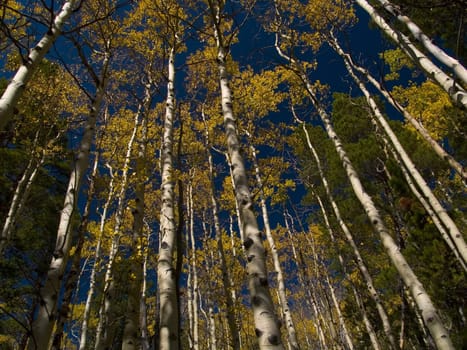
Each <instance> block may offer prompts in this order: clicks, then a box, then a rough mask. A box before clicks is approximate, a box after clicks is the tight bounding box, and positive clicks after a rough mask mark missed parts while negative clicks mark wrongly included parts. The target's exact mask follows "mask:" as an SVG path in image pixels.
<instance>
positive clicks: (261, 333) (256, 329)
mask: <svg viewBox="0 0 467 350" xmlns="http://www.w3.org/2000/svg"><path fill="white" fill-rule="evenodd" d="M255 334H256V336H257V337H258V338H259V337H261V336H262V335H263V332H262V331H260V330H259V329H258V328H255Z"/></svg>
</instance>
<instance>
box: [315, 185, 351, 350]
mask: <svg viewBox="0 0 467 350" xmlns="http://www.w3.org/2000/svg"><path fill="white" fill-rule="evenodd" d="M314 196H315V198H316V199H317V200H318V203H319V206H320V208H321V213H322V214H323V218H324V225H325V227H326V230H327V231H328V233H329V236H330V237H331V242H332V243H333V244H334V246H335V247H336V249H337V250H339V246H338V244H337V241H336V237H335V236H334V232H333V230H332V227H331V224H330V223H329V219H328V214H327V212H326V209H325V208H324V205H323V202H322V201H321V198H320V197H319V196H318V195H316V194H315V193H314ZM338 259H339V263H340V264H341V267H342V270H343V272H344V275H345V277H346V279H347V280H350V278H349V276H348V274H347V269H346V267H345V266H346V265H345V262H344V258H343V257H342V255H341V254H340V252H339V251H338ZM323 271H324V275H325V277H326V282H327V284H328V286H329V290H330V291H331V298H332V302H333V304H334V308H335V309H336V312H337V317H338V320H339V324H340V326H341V328H342V333H343V335H344V340H345V343H346V344H347V347H348V348H349V349H351V350H353V342H352V339H351V338H350V334H349V332H348V330H347V326H346V325H345V319H344V316H343V315H342V312H341V308H340V305H339V301H338V300H337V297H336V293H335V291H334V287H333V285H332V283H331V280H330V279H329V274H328V272H327V269H326V267H325V266H323Z"/></svg>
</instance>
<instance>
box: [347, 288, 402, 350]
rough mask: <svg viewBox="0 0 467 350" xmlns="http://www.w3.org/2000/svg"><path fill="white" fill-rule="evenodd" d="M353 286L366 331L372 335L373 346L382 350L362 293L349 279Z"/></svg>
mask: <svg viewBox="0 0 467 350" xmlns="http://www.w3.org/2000/svg"><path fill="white" fill-rule="evenodd" d="M349 282H350V284H351V288H352V293H353V295H354V298H355V302H356V303H357V305H358V308H359V309H360V312H361V313H362V318H363V324H364V325H365V328H366V332H367V333H368V336H369V337H370V342H371V346H372V347H373V349H374V350H380V349H381V346H380V344H379V341H378V336H377V335H376V332H375V328H374V327H373V325H372V323H371V321H370V319H369V318H368V313H367V312H366V309H365V305H364V304H363V301H362V298H361V297H360V294H359V293H358V291H357V288H356V287H355V285H354V283H353V282H352V281H351V280H349ZM399 348H400V349H403V347H402V346H400V347H399Z"/></svg>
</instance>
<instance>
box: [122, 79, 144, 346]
mask: <svg viewBox="0 0 467 350" xmlns="http://www.w3.org/2000/svg"><path fill="white" fill-rule="evenodd" d="M150 88H151V84H149V83H148V84H146V86H145V92H144V100H143V101H142V102H141V103H140V105H139V106H138V113H137V116H136V120H135V123H136V125H135V129H137V124H138V119H140V118H141V122H140V123H141V137H140V139H139V140H138V154H137V158H136V174H135V175H136V176H137V180H136V181H137V183H136V189H135V203H136V204H135V208H134V209H133V211H132V214H133V227H132V242H131V247H130V249H129V254H128V255H129V256H130V271H129V275H130V277H129V278H130V279H131V284H130V288H129V291H128V302H127V312H126V319H125V326H124V329H123V340H122V350H136V349H139V348H140V345H141V329H140V299H141V298H142V291H141V287H142V280H143V275H142V272H143V271H142V265H143V259H144V258H143V255H144V248H143V228H144V213H145V210H144V199H145V196H144V192H145V177H146V145H147V134H148V127H147V122H148V121H147V118H148V109H149V108H150V104H151V93H150Z"/></svg>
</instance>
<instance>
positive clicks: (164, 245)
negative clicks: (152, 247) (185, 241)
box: [161, 242, 169, 249]
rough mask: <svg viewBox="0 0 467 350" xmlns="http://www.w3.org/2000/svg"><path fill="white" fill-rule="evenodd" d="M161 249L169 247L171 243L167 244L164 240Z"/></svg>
mask: <svg viewBox="0 0 467 350" xmlns="http://www.w3.org/2000/svg"><path fill="white" fill-rule="evenodd" d="M161 249H169V245H168V244H167V242H162V244H161Z"/></svg>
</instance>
